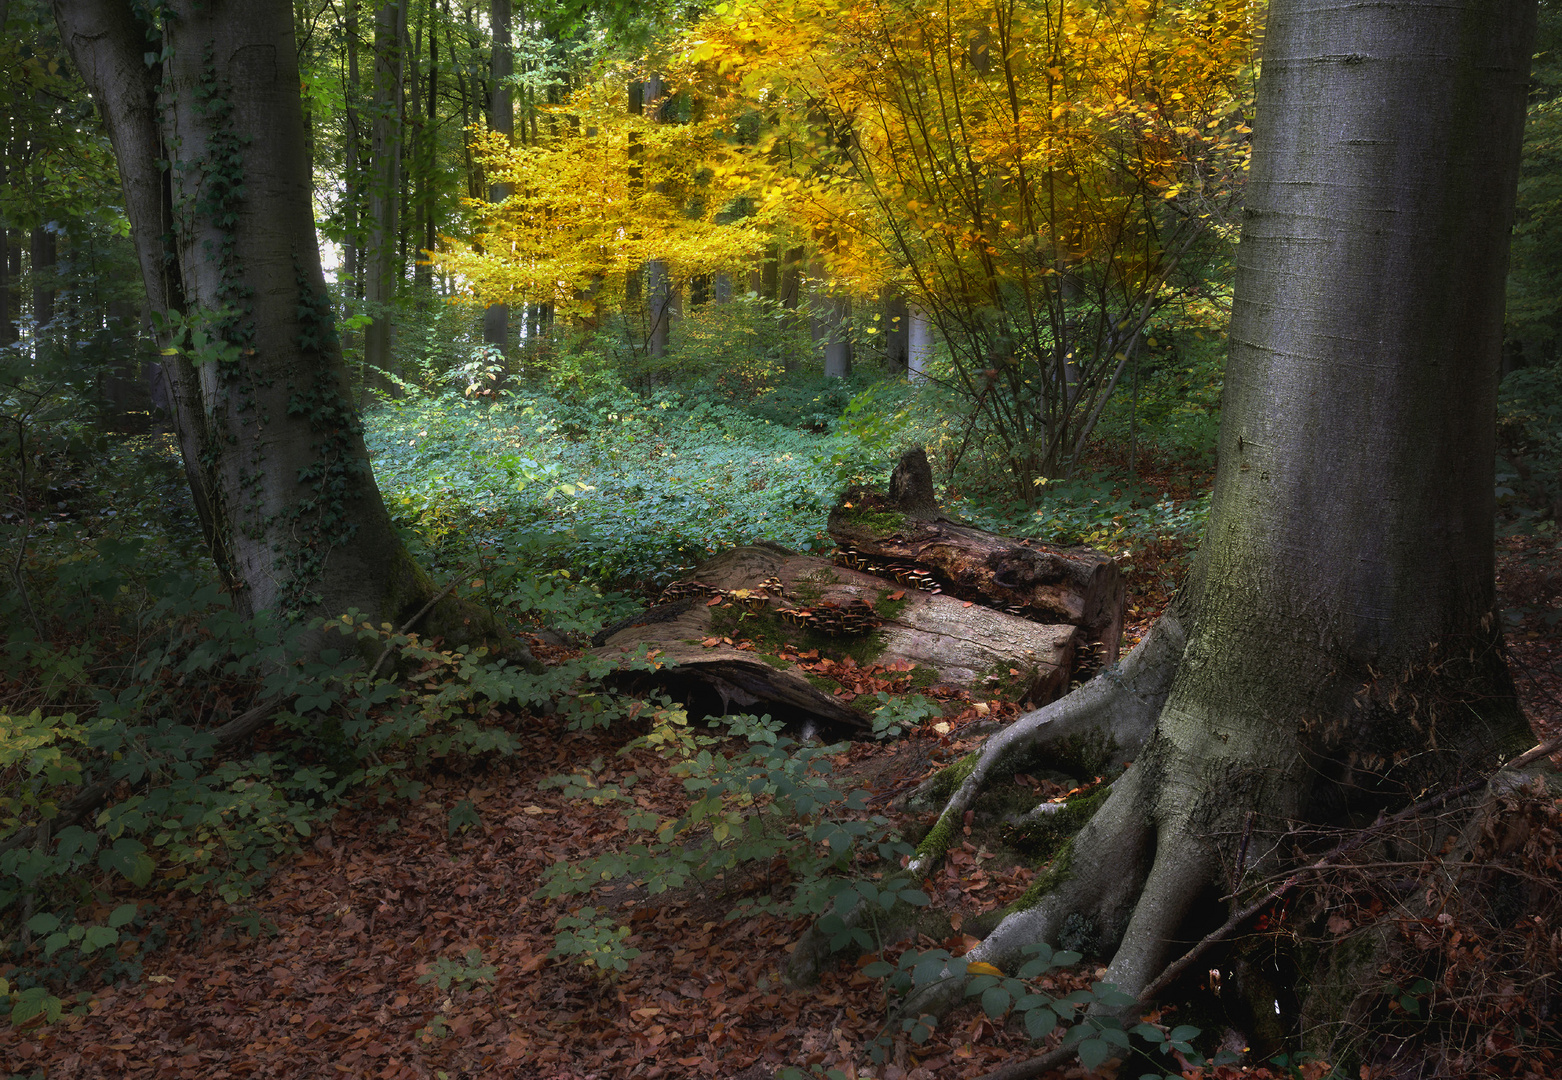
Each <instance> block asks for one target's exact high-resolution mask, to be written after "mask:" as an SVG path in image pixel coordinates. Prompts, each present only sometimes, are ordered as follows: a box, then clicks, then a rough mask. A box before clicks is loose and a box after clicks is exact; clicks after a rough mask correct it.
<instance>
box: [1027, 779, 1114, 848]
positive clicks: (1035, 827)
mask: <svg viewBox="0 0 1562 1080" xmlns="http://www.w3.org/2000/svg"><path fill="white" fill-rule="evenodd" d="M1111 791H1112V789H1111V786H1110V785H1106V784H1103V785H1102V786H1101V788H1100V790H1098V791H1092V792H1091V793H1090V794H1088V795H1080V796H1078V797H1077V798H1073V799H1070V800H1069V801H1068V802H1067V804H1065V805H1064V807H1063V809H1061V810H1059V811H1058V812H1057V813H1054V814H1043V815H1039V816H1037V817H1033V818H1030V819H1028V820H1025V821H1022V822H1018V823H1014V824H1010V825H1007V826H1006V827H1005V828H1004V834H1003V842H1004V843H1005V844H1007V845H1009V846H1010V847H1012V848H1013V849H1014V850H1015V851H1017V852H1019V853H1020V854H1022V855H1025V856H1028V857H1030V858H1032V859H1035V860H1037V861H1045V860H1047V859H1051V858H1053V857H1054V856H1056V855H1057V853H1058V852H1059V851H1060V850H1061V849H1062V847H1063V845H1064V844H1066V843H1068V842H1069V841H1070V840H1072V839H1073V838H1074V836H1075V834H1077V833H1078V832H1079V830H1080V829H1083V828H1084V827H1085V822H1087V821H1089V820H1090V819H1091V818H1092V817H1094V816H1095V813H1096V811H1097V810H1099V809H1100V808H1101V804H1102V803H1103V802H1105V801H1106V797H1107V796H1108V795H1109V794H1110V793H1111Z"/></svg>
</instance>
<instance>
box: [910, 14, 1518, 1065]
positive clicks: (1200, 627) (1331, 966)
mask: <svg viewBox="0 0 1562 1080" xmlns="http://www.w3.org/2000/svg"><path fill="white" fill-rule="evenodd" d="M1534 18H1535V16H1534V5H1533V3H1531V2H1529V0H1460V2H1457V3H1452V4H1432V3H1427V2H1425V0H1406V2H1395V3H1391V4H1378V5H1365V6H1364V5H1358V4H1352V3H1345V2H1343V0H1339V2H1334V0H1331V2H1328V3H1324V4H1322V5H1319V4H1313V5H1308V6H1307V7H1305V8H1303V7H1302V6H1301V5H1297V4H1294V3H1291V2H1284V3H1282V2H1280V0H1276V2H1275V3H1274V4H1272V5H1271V7H1270V11H1269V17H1268V27H1267V31H1266V34H1265V40H1264V50H1265V59H1264V65H1263V78H1262V80H1261V82H1260V84H1259V96H1258V124H1257V128H1258V131H1259V135H1258V137H1257V140H1256V144H1255V150H1254V155H1253V164H1252V176H1251V179H1250V181H1249V185H1248V195H1247V209H1246V222H1245V224H1244V228H1243V235H1242V242H1241V245H1240V247H1239V248H1238V252H1237V277H1236V293H1235V306H1234V310H1233V317H1232V324H1231V330H1230V342H1231V350H1230V358H1229V364H1228V369H1227V374H1226V383H1225V393H1224V401H1223V409H1222V427H1221V435H1220V445H1219V450H1220V457H1219V469H1218V471H1217V474H1216V479H1215V491H1214V499H1213V503H1212V506H1211V512H1210V521H1209V526H1208V532H1207V534H1206V537H1205V541H1204V544H1203V546H1202V547H1201V548H1200V551H1199V553H1198V555H1197V557H1196V558H1195V561H1194V564H1193V567H1192V569H1191V571H1190V575H1189V579H1188V581H1187V582H1186V584H1185V586H1184V587H1183V589H1182V590H1181V592H1180V594H1179V596H1178V598H1177V599H1176V601H1175V602H1174V603H1173V605H1172V606H1171V608H1170V609H1169V610H1168V611H1167V613H1166V614H1165V615H1164V616H1163V617H1162V619H1161V620H1160V622H1159V623H1158V624H1157V625H1156V626H1155V627H1154V629H1153V630H1152V632H1151V633H1150V634H1149V635H1148V636H1147V638H1146V640H1145V641H1144V642H1143V643H1142V644H1141V645H1140V646H1139V647H1138V648H1137V649H1136V650H1134V651H1133V652H1132V653H1130V654H1129V655H1128V656H1127V657H1125V659H1124V660H1123V661H1122V662H1121V664H1119V665H1116V666H1114V667H1112V668H1110V669H1108V670H1107V671H1105V672H1104V673H1102V674H1101V675H1100V676H1098V677H1097V678H1096V679H1094V680H1093V681H1092V682H1090V683H1088V684H1086V686H1085V687H1083V688H1082V689H1081V690H1079V691H1077V692H1076V693H1074V694H1071V695H1069V696H1068V697H1065V698H1063V699H1061V700H1059V701H1057V702H1055V703H1053V704H1052V705H1050V706H1047V707H1045V708H1043V709H1040V710H1038V711H1036V712H1035V713H1032V714H1030V715H1029V716H1026V717H1023V718H1022V719H1020V720H1019V721H1017V722H1015V723H1014V724H1013V725H1011V726H1010V727H1009V728H1007V729H1006V730H1004V731H1002V732H1000V733H998V734H995V735H994V736H992V737H991V738H990V739H989V740H988V742H987V743H986V744H985V745H984V746H983V748H982V749H981V750H980V751H979V752H977V753H976V754H975V755H973V757H972V758H971V759H969V760H967V761H965V762H963V763H961V765H960V766H958V767H957V768H956V769H955V770H953V771H952V772H951V774H950V776H948V777H946V778H945V782H946V790H947V789H948V788H949V787H953V788H954V791H953V794H952V795H950V796H949V797H948V800H947V802H946V803H945V804H944V807H943V810H942V813H941V815H940V817H939V820H938V822H937V824H936V825H935V826H934V827H933V828H932V831H931V832H930V833H929V834H928V835H927V837H926V839H924V840H923V842H922V844H921V846H920V848H919V852H918V855H917V857H916V859H915V861H914V863H913V866H912V872H913V873H915V874H917V875H918V876H920V875H922V874H926V873H928V872H929V871H930V870H931V868H932V867H933V866H934V865H935V864H936V863H937V862H938V861H939V860H940V859H941V858H942V856H943V855H944V853H945V851H946V850H947V849H948V847H949V846H950V845H951V843H952V842H954V840H955V838H956V837H958V836H959V835H960V825H961V822H962V821H963V820H964V815H965V813H966V811H967V810H968V809H970V808H971V807H972V806H973V805H974V804H975V802H976V799H977V797H978V796H979V795H980V794H981V793H982V792H983V790H984V789H986V788H988V787H991V786H995V785H998V784H1000V783H1002V782H1004V781H1005V780H1006V778H1008V777H1012V776H1013V774H1014V773H1015V772H1016V771H1017V770H1025V769H1027V768H1034V767H1035V765H1036V763H1037V762H1038V760H1043V761H1044V760H1045V759H1047V757H1048V755H1049V753H1050V752H1053V751H1055V749H1056V747H1057V746H1058V745H1059V744H1060V743H1061V742H1063V741H1066V740H1074V741H1075V742H1076V743H1077V740H1078V739H1080V738H1081V737H1082V736H1092V737H1094V739H1095V741H1096V743H1097V745H1099V746H1100V747H1101V748H1102V752H1103V757H1104V758H1106V757H1115V758H1116V759H1117V761H1118V762H1119V765H1121V763H1122V762H1123V760H1124V759H1130V758H1131V759H1132V764H1131V765H1130V766H1129V767H1128V768H1127V769H1126V771H1121V773H1120V775H1119V777H1118V779H1116V781H1115V783H1113V785H1112V787H1111V791H1110V794H1109V795H1108V796H1107V797H1106V798H1105V799H1104V800H1103V801H1102V802H1101V804H1100V806H1099V808H1098V809H1096V810H1095V811H1094V814H1093V815H1092V816H1090V817H1089V820H1088V822H1087V823H1085V824H1084V826H1083V828H1081V829H1080V830H1079V831H1078V833H1077V834H1076V835H1075V836H1074V837H1073V839H1072V840H1071V841H1070V842H1069V843H1068V844H1067V846H1066V847H1065V848H1064V849H1063V850H1062V851H1061V853H1060V854H1059V855H1058V856H1057V858H1056V859H1055V860H1054V861H1053V863H1052V866H1051V870H1050V871H1049V872H1047V873H1044V874H1041V875H1039V876H1038V878H1037V880H1036V884H1035V886H1034V887H1033V889H1032V890H1031V893H1030V894H1029V895H1027V896H1026V897H1025V898H1023V899H1022V900H1021V901H1019V902H1017V903H1016V904H1015V905H1014V907H1013V908H1012V909H1011V910H1010V911H1009V912H1008V913H1007V914H1006V916H1005V917H1004V918H1003V919H1002V921H1001V922H999V923H998V924H997V925H996V927H994V928H993V929H992V930H991V932H990V933H989V934H987V936H986V937H985V939H984V940H983V941H982V942H981V944H980V945H979V946H978V947H977V948H976V949H975V950H974V952H973V953H971V954H970V956H969V959H971V960H984V961H987V962H988V963H991V964H994V965H996V966H997V967H999V968H1000V969H1002V970H1005V971H1013V970H1014V969H1015V968H1016V967H1018V965H1019V963H1020V962H1022V960H1023V958H1024V950H1025V949H1026V947H1027V946H1029V945H1031V944H1033V943H1036V942H1049V943H1053V944H1059V943H1061V944H1063V945H1064V947H1079V948H1082V949H1083V950H1084V951H1086V952H1093V953H1097V954H1101V955H1104V956H1107V957H1109V958H1110V960H1109V962H1108V967H1107V970H1106V975H1105V981H1107V982H1111V983H1115V984H1117V985H1118V986H1119V987H1120V988H1122V989H1123V990H1124V991H1126V992H1127V993H1128V994H1130V995H1135V996H1138V995H1141V994H1142V993H1143V992H1144V991H1146V990H1147V988H1151V987H1152V984H1153V983H1154V982H1155V980H1156V979H1157V977H1158V975H1160V973H1161V972H1162V970H1163V969H1164V968H1165V967H1166V965H1167V964H1168V962H1169V961H1171V960H1172V959H1174V957H1176V956H1177V955H1179V954H1180V953H1181V952H1182V951H1183V950H1185V949H1186V948H1187V947H1188V946H1189V945H1190V944H1191V943H1192V942H1195V941H1197V940H1199V938H1200V936H1201V935H1202V934H1203V933H1204V932H1205V931H1206V930H1209V929H1211V928H1213V927H1214V926H1217V925H1219V924H1220V922H1221V920H1222V919H1223V918H1225V914H1224V912H1225V911H1226V910H1227V905H1228V903H1229V905H1230V910H1232V911H1236V910H1240V909H1241V908H1242V907H1243V906H1244V905H1245V904H1247V903H1248V902H1249V901H1252V900H1253V899H1254V898H1255V897H1262V896H1263V895H1265V888H1266V885H1265V883H1266V882H1267V881H1272V880H1273V875H1276V874H1280V875H1282V876H1283V875H1284V873H1285V872H1286V871H1288V870H1290V869H1292V868H1294V867H1295V866H1296V865H1297V864H1298V862H1299V861H1300V860H1303V859H1308V858H1311V857H1315V856H1316V852H1313V855H1312V856H1308V855H1307V854H1306V852H1307V845H1308V843H1309V842H1314V843H1315V842H1316V837H1317V836H1318V835H1319V830H1323V831H1325V832H1324V835H1327V833H1326V830H1328V829H1335V828H1351V827H1354V826H1360V825H1365V824H1370V823H1371V822H1372V821H1373V820H1375V819H1376V817H1377V816H1378V815H1379V814H1380V813H1382V812H1385V811H1390V812H1392V811H1393V810H1395V809H1396V808H1398V807H1400V806H1403V805H1406V804H1409V803H1412V802H1414V801H1415V800H1416V799H1417V798H1418V797H1419V796H1421V795H1422V794H1424V793H1427V792H1433V791H1439V790H1444V789H1446V788H1447V787H1449V786H1452V785H1454V784H1456V783H1459V782H1460V781H1463V780H1466V779H1467V778H1469V777H1472V776H1474V777H1480V776H1481V775H1483V774H1484V773H1486V772H1488V771H1489V770H1492V769H1493V768H1495V767H1496V765H1497V764H1498V763H1499V762H1500V761H1501V760H1503V758H1504V756H1505V755H1510V754H1512V753H1513V752H1515V751H1517V750H1521V749H1523V748H1524V747H1525V746H1527V745H1528V744H1529V742H1530V741H1531V739H1530V736H1529V733H1528V729H1527V725H1526V723H1525V721H1524V718H1523V716H1522V714H1521V712H1520V710H1519V708H1518V706H1517V703H1516V700H1515V696H1514V693H1513V688H1512V685H1511V682H1510V680H1509V677H1508V673H1507V667H1506V661H1505V658H1504V652H1503V646H1502V640H1501V634H1500V627H1499V624H1498V621H1497V620H1496V619H1495V618H1494V613H1493V604H1494V584H1493V576H1494V569H1493V563H1494V553H1493V535H1492V533H1493V515H1494V502H1493V481H1494V477H1493V461H1494V449H1495V446H1494V425H1493V416H1494V410H1495V401H1496V388H1497V378H1498V369H1499V358H1500V346H1501V340H1502V318H1503V284H1504V274H1505V267H1506V260H1507V244H1508V229H1509V223H1510V219H1511V214H1512V208H1513V202H1514V190H1515V180H1516V175H1517V165H1518V151H1519V145H1520V135H1521V132H1522V125H1523V118H1524V105H1525V94H1526V81H1527V74H1528V71H1529V62H1530V51H1531V41H1532V35H1533V29H1534ZM1309 830H1313V831H1309ZM1309 837H1311V838H1312V839H1311V841H1309ZM1336 839H1337V835H1336ZM1332 842H1333V841H1332V840H1326V841H1325V846H1327V845H1328V844H1329V843H1332ZM1433 854H1435V851H1434V853H1433ZM1226 897H1230V898H1231V899H1230V900H1224V899H1222V898H1226ZM1295 929H1297V930H1298V931H1299V936H1298V937H1296V938H1295V940H1297V941H1300V940H1302V938H1304V937H1305V935H1306V929H1307V928H1306V927H1296V928H1295ZM1319 937H1320V938H1325V937H1326V935H1319ZM1287 939H1288V940H1291V936H1290V935H1287ZM1378 960H1379V954H1377V953H1374V952H1373V950H1371V949H1368V950H1366V955H1365V957H1364V958H1363V957H1360V956H1358V957H1356V958H1355V960H1352V959H1351V957H1350V956H1349V955H1348V954H1347V953H1340V952H1333V951H1331V948H1330V946H1329V944H1328V943H1327V941H1320V942H1319V943H1318V944H1317V945H1316V947H1315V948H1313V949H1312V951H1310V952H1309V951H1307V949H1299V950H1298V951H1296V952H1295V953H1294V955H1293V956H1292V957H1291V962H1293V963H1295V965H1296V976H1295V977H1296V981H1297V984H1298V985H1297V989H1298V993H1299V994H1300V995H1301V998H1302V1002H1303V1003H1302V1005H1301V1015H1303V1016H1305V1017H1306V1018H1307V1020H1308V1030H1307V1031H1306V1032H1304V1033H1302V1034H1303V1036H1304V1038H1305V1039H1306V1040H1307V1041H1308V1042H1309V1043H1312V1044H1314V1046H1316V1047H1320V1048H1323V1049H1325V1050H1326V1051H1327V1050H1331V1049H1338V1044H1333V1045H1331V1040H1332V1039H1334V1038H1335V1037H1336V1036H1338V1035H1339V1034H1340V1032H1341V1028H1340V1023H1341V1021H1342V1019H1343V1018H1345V1017H1346V1016H1347V1015H1352V1008H1353V1004H1352V1003H1353V1002H1354V1001H1356V1000H1357V999H1358V998H1360V997H1362V996H1363V995H1370V994H1372V993H1374V992H1376V990H1377V989H1378V987H1379V986H1380V985H1381V976H1379V975H1378V974H1377V964H1378ZM1199 966H1200V968H1201V969H1202V968H1204V967H1207V966H1213V965H1212V964H1204V963H1202V962H1201V964H1200V965H1199ZM948 993H949V991H948V989H947V988H945V989H943V990H933V991H924V992H923V994H922V996H921V997H920V998H918V999H916V1000H913V1001H912V1002H911V1003H910V1007H911V1008H912V1009H918V1008H924V1009H926V1008H935V1007H937V1006H939V1005H940V1004H943V1005H947V1004H949V998H948V996H947V995H948ZM1258 1005H1259V1010H1258V1011H1260V1012H1268V1013H1271V1014H1272V1013H1273V1009H1272V1008H1271V1003H1270V1001H1268V1000H1263V1001H1261V1002H1259V1003H1258ZM1354 1015H1358V1016H1359V1015H1360V1014H1359V1012H1358V1013H1355V1014H1354ZM1271 1019H1273V1016H1272V1015H1271ZM1352 1071H1354V1070H1352ZM1027 1075H1028V1074H1027Z"/></svg>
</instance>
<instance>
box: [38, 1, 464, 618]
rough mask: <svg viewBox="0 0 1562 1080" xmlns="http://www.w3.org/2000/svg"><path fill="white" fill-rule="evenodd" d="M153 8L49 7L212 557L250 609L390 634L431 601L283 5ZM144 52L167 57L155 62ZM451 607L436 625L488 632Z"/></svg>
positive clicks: (441, 610) (438, 612)
mask: <svg viewBox="0 0 1562 1080" xmlns="http://www.w3.org/2000/svg"><path fill="white" fill-rule="evenodd" d="M144 12H145V9H144V8H142V7H140V6H139V5H133V4H132V3H131V2H130V0H69V2H66V0H61V2H59V3H57V4H56V5H55V18H56V21H57V22H58V24H59V28H60V36H61V38H62V39H63V41H64V42H65V45H66V47H67V49H68V50H69V51H70V55H71V58H72V59H73V61H74V62H75V64H76V66H77V68H78V69H79V70H80V72H81V75H82V78H83V79H84V80H85V82H86V85H87V86H88V88H89V89H90V90H91V92H92V95H93V98H94V99H95V101H96V103H97V106H98V108H99V110H100V111H101V113H102V115H103V118H104V121H105V125H106V127H107V129H108V133H109V136H110V139H111V140H112V142H113V146H114V151H115V156H116V158H117V159H118V162H119V167H120V174H121V178H122V182H123V188H124V194H125V203H126V211H127V214H128V216H129V218H130V221H131V230H132V238H133V240H134V243H135V246H136V250H137V253H138V256H139V260H140V264H141V271H142V276H143V279H144V281H145V284H146V291H147V295H148V298H149V302H150V305H151V308H152V310H153V311H154V312H156V313H157V314H158V315H159V316H160V317H161V319H162V320H163V323H164V327H165V330H164V332H163V334H162V339H163V342H164V344H165V346H166V350H172V351H173V355H168V354H167V352H166V351H165V363H164V364H163V369H164V371H165V373H166V374H167V376H168V382H169V389H170V392H171V398H172V400H171V402H170V405H171V411H172V412H173V414H174V418H175V421H176V425H175V426H176V429H177V432H178V437H179V443H180V448H181V450H182V452H183V457H184V462H185V469H186V473H187V475H188V476H189V478H190V482H191V488H192V491H193V492H194V495H195V500H196V504H197V507H198V510H199V512H200V517H201V520H202V524H203V527H204V529H205V531H206V537H207V540H208V542H209V544H210V546H211V549H212V552H213V555H214V556H215V558H216V561H217V565H218V567H219V569H220V570H221V572H222V574H223V575H224V577H225V578H226V579H227V581H228V583H229V585H230V586H231V587H232V589H233V591H234V594H235V597H236V600H237V602H238V604H239V607H240V608H241V610H248V611H260V610H275V611H280V612H284V613H287V614H291V615H307V614H319V615H325V616H334V615H337V614H340V613H342V612H345V611H347V610H348V609H349V608H357V609H358V610H359V611H360V612H362V613H364V615H366V616H367V617H369V618H371V619H373V620H374V621H375V622H379V621H381V620H382V619H384V620H390V621H394V622H396V623H397V624H398V625H399V624H400V623H401V622H403V621H405V619H406V618H408V617H409V616H410V615H411V614H413V613H415V612H416V611H418V610H419V609H420V608H421V607H422V606H423V605H424V604H425V603H426V602H427V601H428V599H429V598H430V596H432V595H433V590H432V588H431V586H430V583H429V581H428V579H427V577H426V575H425V574H424V573H423V572H422V571H421V570H420V569H419V568H418V566H417V565H416V564H415V563H414V562H413V561H412V559H411V558H410V557H409V556H408V554H407V552H406V550H405V548H404V547H403V546H402V544H401V542H400V540H399V539H398V538H397V536H396V533H395V532H394V530H393V529H392V527H391V523H390V520H389V517H388V515H387V514H386V511H385V507H384V504H383V502H382V501H381V498H380V493H379V490H378V488H377V486H376V484H375V480H374V474H373V471H372V469H371V468H370V464H369V458H368V453H367V451H366V450H365V447H364V442H363V435H362V428H361V426H360V424H359V421H358V417H357V414H356V412H355V410H354V408H353V406H352V402H351V399H350V396H349V390H348V383H347V374H346V368H345V365H344V364H343V361H342V355H341V349H340V345H339V343H338V341H337V338H336V333H335V329H334V325H333V318H332V313H331V309H330V306H329V304H328V303H327V300H326V292H325V280H324V275H323V274H322V272H321V267H320V257H319V251H318V248H317V244H316V237H315V229H314V219H313V212H312V208H311V191H310V186H309V180H308V162H307V161H306V159H305V156H304V146H305V143H304V133H303V126H302V111H301V107H300V102H299V91H298V87H299V78H298V68H297V59H296V55H295V51H294V42H293V27H292V22H291V19H290V17H289V14H290V13H289V10H288V6H287V5H285V4H284V5H276V4H238V3H229V2H220V0H219V2H216V3H212V2H203V3H195V2H194V0H190V2H187V3H174V4H172V5H168V6H165V7H164V8H163V9H162V12H163V18H162V20H161V21H160V22H159V23H157V24H155V25H149V24H148V23H146V22H145V21H143V20H144V18H145V14H144ZM149 50H151V51H152V52H153V55H155V56H159V57H160V59H159V60H157V62H156V63H154V64H152V65H151V66H148V64H147V62H146V60H145V59H144V57H145V56H146V54H147V53H148V51H149ZM161 161H166V162H168V165H167V167H162V166H161V165H160V162H161ZM191 328H193V329H195V330H199V331H200V332H201V333H202V334H204V335H206V336H207V337H209V338H210V339H212V341H213V342H214V343H213V344H207V345H204V346H203V345H202V344H201V343H200V341H199V339H198V338H197V337H194V336H192V335H191V334H190V333H189V330H190V329H191ZM449 600H450V598H448V597H447V598H446V602H444V603H442V604H441V606H439V607H436V608H435V609H434V610H433V611H432V612H431V613H430V615H429V616H428V618H427V621H426V622H425V623H424V624H423V625H422V627H421V628H422V629H423V630H424V631H425V632H429V633H444V634H446V635H447V636H449V637H451V638H458V637H459V638H461V639H463V640H471V639H474V638H476V637H478V636H481V635H483V634H484V633H485V632H491V631H492V630H493V626H492V621H491V618H489V619H486V622H485V616H483V615H482V614H481V613H477V612H474V611H472V610H471V609H470V608H469V607H467V606H465V605H462V604H452V603H449V602H448V601H449Z"/></svg>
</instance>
